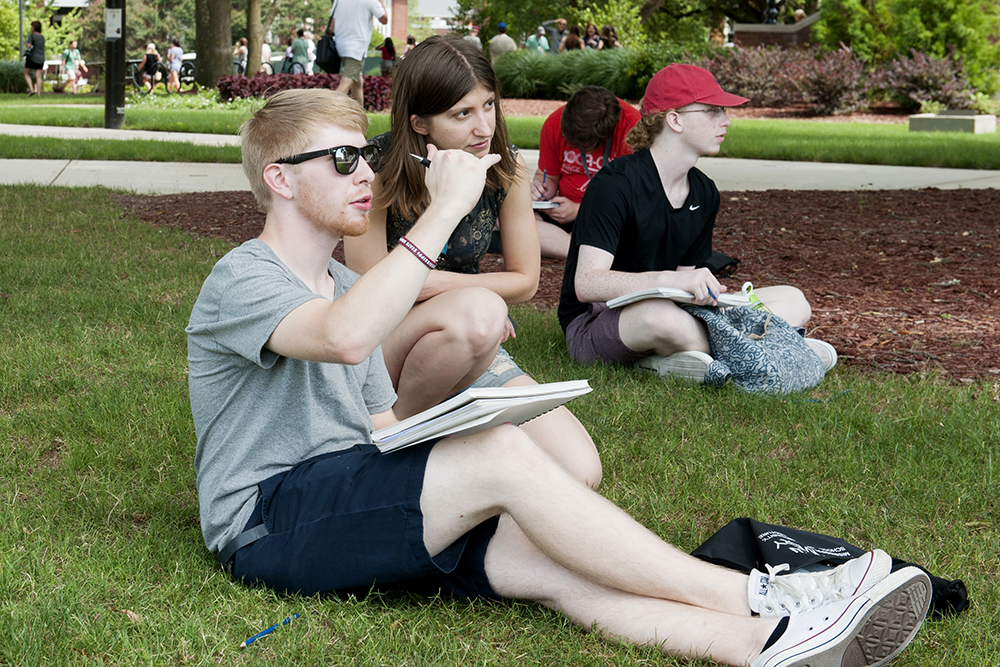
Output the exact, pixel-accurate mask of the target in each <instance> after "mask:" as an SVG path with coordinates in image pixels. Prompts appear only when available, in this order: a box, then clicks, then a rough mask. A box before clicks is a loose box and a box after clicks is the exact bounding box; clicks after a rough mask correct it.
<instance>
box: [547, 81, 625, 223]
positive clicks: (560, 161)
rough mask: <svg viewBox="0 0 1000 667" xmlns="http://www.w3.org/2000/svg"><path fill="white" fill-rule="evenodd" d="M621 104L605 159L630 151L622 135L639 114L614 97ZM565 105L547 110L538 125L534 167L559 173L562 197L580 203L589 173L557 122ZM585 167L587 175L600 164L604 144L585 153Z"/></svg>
mask: <svg viewBox="0 0 1000 667" xmlns="http://www.w3.org/2000/svg"><path fill="white" fill-rule="evenodd" d="M618 104H619V105H621V108H622V114H621V117H620V118H619V119H618V125H616V126H615V131H614V134H613V135H612V139H611V152H610V153H609V154H608V160H609V161H610V160H614V159H615V158H616V157H619V156H621V155H626V154H627V153H631V152H632V149H630V148H629V147H628V144H626V143H625V136H626V135H627V134H628V133H629V130H631V129H632V128H633V127H635V124H636V123H638V122H639V119H640V118H641V117H642V114H640V113H639V111H638V110H636V108H635V107H633V106H632V105H631V104H628V103H627V102H623V101H622V100H618ZM565 108H566V106H565V105H563V106H561V107H559V108H558V109H556V110H555V111H553V112H552V113H551V114H549V117H548V118H546V119H545V123H544V124H543V125H542V135H541V137H540V139H539V143H538V168H539V169H540V170H548V172H547V173H548V175H550V176H558V177H559V192H558V194H559V195H560V196H562V197H566V198H567V199H569V200H570V201H572V202H576V203H578V204H579V203H580V200H581V199H583V193H584V191H585V190H586V189H587V184H588V183H589V182H590V177H588V176H587V173H586V171H584V169H583V164H582V162H581V161H580V150H579V149H577V148H574V147H573V146H570V145H569V144H568V143H566V139H565V138H563V135H562V130H561V129H560V128H559V123H560V121H561V120H562V112H563V109H565ZM586 158H587V169H588V170H589V171H590V176H593V175H594V174H596V173H597V172H598V171H600V169H601V167H603V166H604V146H603V145H602V146H598V147H597V148H595V149H594V150H592V151H590V152H589V153H587V156H586Z"/></svg>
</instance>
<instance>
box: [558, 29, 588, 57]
mask: <svg viewBox="0 0 1000 667" xmlns="http://www.w3.org/2000/svg"><path fill="white" fill-rule="evenodd" d="M583 48H584V46H583V39H581V38H580V26H578V25H575V24H574V25H572V26H570V29H569V32H567V33H566V36H565V37H563V41H562V44H560V45H559V53H565V52H567V51H582V50H583Z"/></svg>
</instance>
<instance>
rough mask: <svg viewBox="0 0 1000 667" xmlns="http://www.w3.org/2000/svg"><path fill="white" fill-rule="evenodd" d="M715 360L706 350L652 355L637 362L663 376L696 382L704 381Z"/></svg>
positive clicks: (639, 366) (640, 365)
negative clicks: (665, 355) (664, 355)
mask: <svg viewBox="0 0 1000 667" xmlns="http://www.w3.org/2000/svg"><path fill="white" fill-rule="evenodd" d="M713 361H714V359H712V357H711V356H709V355H707V354H705V353H704V352H695V351H690V352H676V353H674V354H671V355H670V356H669V357H660V356H657V355H655V354H654V355H652V356H649V357H645V358H643V359H640V360H639V361H637V362H636V364H635V365H636V366H637V367H638V368H642V369H644V370H648V371H652V372H654V373H656V374H657V375H659V376H660V377H662V378H668V377H678V378H683V379H685V380H693V381H694V382H704V381H705V373H707V372H708V367H709V365H710V364H711V363H712V362H713Z"/></svg>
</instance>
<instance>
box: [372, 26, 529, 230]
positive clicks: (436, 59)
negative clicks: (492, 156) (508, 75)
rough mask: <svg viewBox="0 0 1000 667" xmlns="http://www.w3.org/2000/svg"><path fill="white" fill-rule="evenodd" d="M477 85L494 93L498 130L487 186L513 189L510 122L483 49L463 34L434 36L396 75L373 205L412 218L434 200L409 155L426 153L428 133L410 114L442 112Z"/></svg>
mask: <svg viewBox="0 0 1000 667" xmlns="http://www.w3.org/2000/svg"><path fill="white" fill-rule="evenodd" d="M476 86H483V87H484V88H486V89H487V90H490V91H493V94H494V96H495V98H496V101H495V106H494V109H495V111H496V129H495V130H494V132H493V139H492V141H491V143H490V152H491V153H496V154H498V155H500V162H498V163H497V164H495V165H493V166H492V167H491V168H490V170H489V173H488V174H487V177H486V188H487V189H489V190H496V189H498V188H505V189H506V188H509V187H510V185H511V182H512V181H513V179H514V170H515V168H516V162H515V158H514V154H513V152H512V151H511V148H510V139H509V138H508V135H507V124H506V123H505V122H504V119H503V113H502V111H501V108H500V85H499V83H498V81H497V77H496V74H495V73H494V72H493V67H492V66H491V65H490V61H489V59H487V58H486V56H485V54H483V52H482V50H481V49H479V48H476V46H475V44H473V43H472V42H470V41H469V40H466V39H465V38H463V37H459V36H456V35H443V36H442V35H435V36H433V37H430V38H428V39H425V40H424V41H422V42H420V44H418V45H417V46H416V47H415V48H413V49H411V50H410V52H409V53H407V54H406V57H405V58H403V60H402V61H401V62H400V63H399V65H397V67H396V71H395V72H394V73H393V77H392V144H391V146H390V148H389V151H388V154H387V155H385V156H383V162H382V169H381V170H380V171H379V175H378V181H379V182H378V184H377V187H376V189H375V190H376V194H375V207H376V208H380V209H387V210H393V211H395V212H397V213H399V214H400V215H402V216H403V217H404V218H406V219H409V220H412V219H415V218H417V217H419V216H420V214H421V213H423V211H424V210H425V209H426V208H427V206H428V204H430V198H429V197H428V194H427V188H426V187H425V186H424V167H422V166H421V165H420V163H419V162H417V161H416V160H414V159H413V158H412V157H410V153H414V154H416V155H424V156H426V155H427V137H425V136H424V135H421V134H418V133H416V132H414V131H413V128H412V127H411V126H410V116H413V115H417V116H421V117H428V116H433V115H436V114H439V113H443V112H445V111H447V110H448V109H450V108H451V107H453V106H454V105H455V104H457V103H458V102H459V101H460V100H461V99H462V98H463V97H465V96H466V95H468V94H469V93H470V92H472V91H473V90H474V89H475V88H476Z"/></svg>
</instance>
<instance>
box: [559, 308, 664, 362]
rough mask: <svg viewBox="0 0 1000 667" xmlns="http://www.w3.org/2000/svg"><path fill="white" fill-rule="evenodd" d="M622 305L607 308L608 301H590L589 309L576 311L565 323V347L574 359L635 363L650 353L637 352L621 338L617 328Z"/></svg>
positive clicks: (579, 360)
mask: <svg viewBox="0 0 1000 667" xmlns="http://www.w3.org/2000/svg"><path fill="white" fill-rule="evenodd" d="M621 316H622V309H621V308H608V305H607V304H606V303H591V304H589V306H588V307H587V312H586V313H583V314H582V315H577V316H576V317H575V318H573V319H572V320H571V321H570V323H569V325H568V326H567V327H566V347H567V348H569V356H570V358H571V359H573V361H576V362H578V363H581V364H592V363H594V362H596V361H603V362H604V363H606V364H624V365H632V364H634V363H635V362H637V361H639V360H640V359H643V358H645V357H648V356H649V355H650V354H651V353H650V352H636V351H635V350H633V349H631V348H630V347H628V346H627V345H625V343H623V342H622V337H621V334H620V333H619V332H618V321H619V320H620V319H621Z"/></svg>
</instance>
